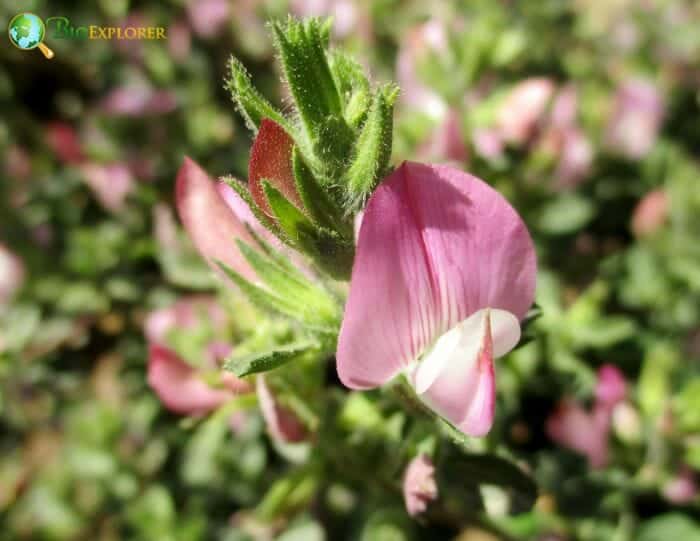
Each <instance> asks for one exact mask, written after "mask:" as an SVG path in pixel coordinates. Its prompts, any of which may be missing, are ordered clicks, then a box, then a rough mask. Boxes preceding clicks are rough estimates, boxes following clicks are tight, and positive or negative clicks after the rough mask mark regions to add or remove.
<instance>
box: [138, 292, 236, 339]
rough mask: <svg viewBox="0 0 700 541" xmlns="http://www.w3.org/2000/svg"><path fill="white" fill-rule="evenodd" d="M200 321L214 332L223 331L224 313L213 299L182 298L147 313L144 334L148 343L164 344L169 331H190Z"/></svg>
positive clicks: (224, 325)
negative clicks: (203, 321)
mask: <svg viewBox="0 0 700 541" xmlns="http://www.w3.org/2000/svg"><path fill="white" fill-rule="evenodd" d="M202 320H205V321H206V322H207V323H208V324H210V325H211V326H212V328H213V329H215V330H216V329H224V328H225V327H226V312H224V310H223V309H222V308H221V307H220V306H219V304H218V303H217V301H216V298H214V297H210V296H206V295H193V296H190V297H184V298H182V299H180V300H178V301H177V302H175V303H174V304H172V305H170V306H168V307H166V308H160V309H158V310H154V311H153V312H151V313H149V314H148V317H147V318H146V321H145V324H144V334H145V335H146V338H147V339H148V340H149V341H150V342H153V343H156V344H165V340H166V338H167V336H168V333H169V332H170V331H173V330H177V329H192V328H194V327H196V326H197V325H198V324H199V323H200V322H201V321H202ZM229 349H230V346H229Z"/></svg>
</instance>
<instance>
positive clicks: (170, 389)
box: [148, 344, 240, 415]
mask: <svg viewBox="0 0 700 541" xmlns="http://www.w3.org/2000/svg"><path fill="white" fill-rule="evenodd" d="M224 376H226V377H222V381H221V383H222V384H223V385H222V386H221V387H220V388H214V387H212V386H210V385H209V384H208V383H207V382H206V381H204V379H203V378H202V377H201V375H200V374H199V373H198V372H197V371H196V370H195V369H194V368H193V367H192V366H190V365H189V364H187V363H186V362H184V361H183V360H182V359H181V358H180V357H179V356H178V355H177V354H176V353H175V352H173V351H172V350H170V349H168V348H166V347H164V346H162V345H159V344H151V346H150V348H149V357H148V384H149V385H150V386H151V388H152V389H153V390H154V391H155V392H156V394H157V395H158V398H159V399H160V400H161V402H162V403H163V404H164V405H165V407H166V408H168V409H169V410H171V411H174V412H175V413H180V414H183V415H204V414H206V413H208V412H210V411H212V410H215V409H217V408H218V407H219V406H221V405H222V404H224V403H226V402H228V401H229V400H231V399H232V398H233V397H234V396H235V394H236V392H240V391H239V390H238V389H236V385H237V382H234V383H231V382H230V381H228V380H229V379H230V378H229V377H228V376H233V374H225V375H224ZM233 377H234V378H235V376H233Z"/></svg>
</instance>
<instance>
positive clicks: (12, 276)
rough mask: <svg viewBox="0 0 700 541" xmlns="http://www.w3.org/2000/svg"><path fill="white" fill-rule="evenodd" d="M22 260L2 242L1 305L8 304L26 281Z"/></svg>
mask: <svg viewBox="0 0 700 541" xmlns="http://www.w3.org/2000/svg"><path fill="white" fill-rule="evenodd" d="M24 277H25V269H24V263H23V262H22V260H21V259H20V258H19V257H18V256H17V255H15V254H14V253H13V252H12V251H10V249H9V248H7V247H6V246H4V245H2V244H0V306H2V305H3V304H7V303H8V302H9V301H10V300H12V297H14V295H15V293H16V292H17V291H18V290H19V289H20V288H21V287H22V284H23V283H24Z"/></svg>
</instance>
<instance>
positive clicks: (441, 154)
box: [418, 110, 469, 164]
mask: <svg viewBox="0 0 700 541" xmlns="http://www.w3.org/2000/svg"><path fill="white" fill-rule="evenodd" d="M418 154H419V155H420V156H422V157H425V158H428V159H436V160H438V161H439V160H445V161H446V162H456V163H458V164H459V163H461V162H464V161H466V160H467V158H468V157H469V155H468V153H467V145H466V143H465V142H464V136H463V135H462V127H461V125H460V118H459V114H458V113H457V112H456V111H454V110H450V111H448V113H447V115H445V118H444V119H443V120H442V121H441V122H440V124H439V125H438V126H437V128H436V129H435V130H434V131H433V133H431V134H430V137H429V138H428V140H427V141H425V142H424V143H423V144H422V145H421V146H420V148H419V149H418Z"/></svg>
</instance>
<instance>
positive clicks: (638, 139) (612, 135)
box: [606, 79, 664, 159]
mask: <svg viewBox="0 0 700 541" xmlns="http://www.w3.org/2000/svg"><path fill="white" fill-rule="evenodd" d="M663 117H664V103H663V98H662V96H661V94H660V93H659V91H658V89H657V88H656V87H655V86H654V85H653V84H652V83H651V82H649V81H645V80H642V79H635V80H631V81H628V82H626V83H624V84H623V85H622V86H620V88H619V89H618V90H617V94H616V96H615V103H614V106H613V112H612V115H611V118H610V122H609V124H608V128H607V136H606V140H607V143H608V145H609V146H610V147H611V148H613V149H614V150H617V151H618V152H620V153H621V154H623V155H624V156H626V157H628V158H631V159H639V158H642V157H644V156H645V155H646V154H647V153H648V152H649V151H650V150H651V147H652V146H654V143H655V142H656V138H657V135H658V132H659V129H660V128H661V122H662V120H663Z"/></svg>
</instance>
